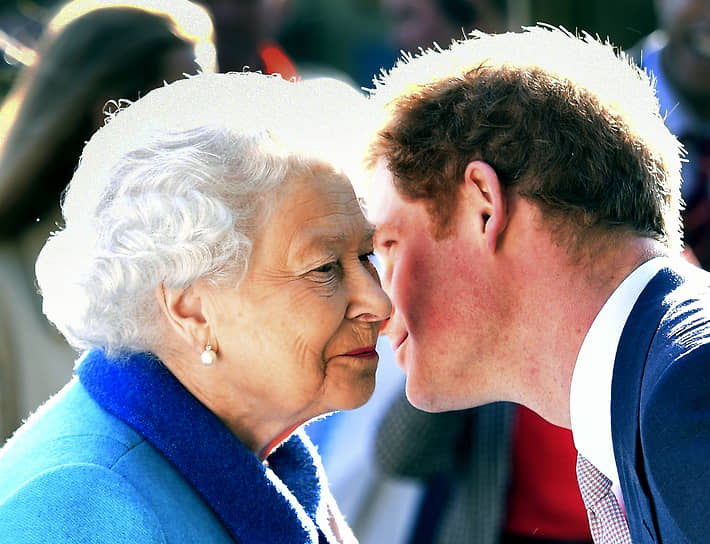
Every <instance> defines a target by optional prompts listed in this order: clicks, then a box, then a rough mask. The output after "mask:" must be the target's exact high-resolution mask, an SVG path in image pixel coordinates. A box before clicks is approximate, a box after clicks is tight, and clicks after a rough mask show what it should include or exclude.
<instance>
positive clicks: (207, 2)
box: [199, 0, 298, 79]
mask: <svg viewBox="0 0 710 544" xmlns="http://www.w3.org/2000/svg"><path fill="white" fill-rule="evenodd" d="M286 1H287V0H199V2H200V3H201V4H203V5H204V6H205V7H206V8H207V9H208V10H209V11H210V13H211V14H212V19H213V20H214V25H215V41H216V44H217V59H218V64H219V70H220V72H241V71H242V70H244V69H249V70H251V71H259V72H263V73H265V74H274V73H278V74H281V76H282V77H283V78H284V79H291V78H294V77H297V75H298V74H297V72H296V68H295V66H294V64H293V62H292V61H291V59H290V58H289V56H288V55H287V54H286V52H285V51H284V50H283V49H282V48H281V46H280V45H279V44H278V43H276V40H275V38H274V36H275V35H276V33H277V31H278V30H279V27H280V26H281V21H282V19H283V16H284V10H285V8H286Z"/></svg>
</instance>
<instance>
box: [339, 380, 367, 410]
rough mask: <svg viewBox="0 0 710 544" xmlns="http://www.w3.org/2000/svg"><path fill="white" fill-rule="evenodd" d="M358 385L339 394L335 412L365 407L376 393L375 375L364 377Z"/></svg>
mask: <svg viewBox="0 0 710 544" xmlns="http://www.w3.org/2000/svg"><path fill="white" fill-rule="evenodd" d="M358 381H359V383H358V384H357V385H353V386H352V387H350V388H348V389H347V390H341V391H339V392H338V398H336V399H334V400H335V402H334V403H333V405H334V406H336V408H335V410H354V409H356V408H360V407H361V406H363V405H364V404H365V403H366V402H367V401H368V400H370V397H372V393H374V391H375V375H374V374H373V375H372V376H371V377H364V378H362V379H360V380H358Z"/></svg>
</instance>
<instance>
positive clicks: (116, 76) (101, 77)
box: [0, 0, 214, 441]
mask: <svg viewBox="0 0 710 544" xmlns="http://www.w3.org/2000/svg"><path fill="white" fill-rule="evenodd" d="M122 4H124V5H122ZM159 5H160V4H159V2H156V1H155V0H153V1H151V2H149V3H148V2H146V4H145V7H141V2H140V1H136V0H133V2H132V3H131V7H127V6H125V3H122V2H109V1H104V2H96V1H90V0H76V1H73V2H69V3H67V4H66V5H64V7H63V8H62V9H61V10H60V11H58V12H57V14H56V15H55V16H54V17H53V18H52V19H51V20H50V21H49V23H48V25H47V28H46V30H45V32H44V34H43V36H42V37H41V39H40V40H39V43H38V47H37V51H36V54H37V56H36V60H35V62H34V63H33V64H32V65H31V66H27V67H26V68H24V69H23V70H21V72H20V73H19V74H18V77H17V79H16V81H15V83H14V86H13V88H12V89H11V91H10V93H9V95H8V96H7V98H6V100H5V102H4V103H3V105H2V109H1V110H0V307H1V308H2V312H1V313H0V315H1V316H2V317H0V441H3V440H4V439H5V438H6V437H7V436H9V434H10V433H11V432H12V430H13V429H14V428H15V427H16V426H17V425H18V423H19V422H20V419H21V418H24V417H26V416H27V415H28V413H29V412H31V411H32V410H34V408H35V407H36V406H38V405H39V403H41V402H42V401H43V400H44V399H45V398H46V397H48V396H49V395H50V394H52V393H53V392H54V391H56V390H58V389H59V388H60V387H61V386H62V385H63V384H64V383H66V381H67V380H68V379H69V377H70V376H71V372H72V367H73V361H74V359H75V357H76V353H74V351H73V350H71V349H70V348H69V346H68V345H67V344H66V343H65V342H64V340H63V339H62V338H61V336H60V335H59V333H58V332H57V331H55V330H54V329H53V328H52V327H51V326H50V325H49V324H48V322H47V321H46V320H45V318H44V315H43V314H42V312H41V306H40V305H41V300H40V297H39V296H38V295H37V293H36V288H35V280H34V277H35V276H34V262H35V259H36V257H37V254H38V252H39V249H40V248H41V245H42V243H43V241H44V240H45V239H46V238H47V236H48V234H49V232H50V231H51V230H53V228H54V226H55V221H56V220H58V219H59V200H60V195H61V193H62V191H63V190H64V188H65V186H66V184H67V183H68V182H69V180H70V178H71V176H72V173H73V171H74V168H75V167H76V165H77V163H78V160H79V155H80V153H81V149H82V148H83V146H84V143H85V142H86V140H87V139H88V138H89V136H90V135H91V134H92V133H93V132H94V131H95V130H96V129H97V128H98V127H99V126H100V125H101V124H102V123H103V122H104V119H105V109H106V107H107V104H109V101H111V100H120V99H128V100H135V99H137V98H139V97H140V96H141V95H142V94H144V93H146V92H147V91H149V90H151V89H153V88H155V87H157V86H161V85H163V82H164V81H167V82H169V81H173V80H175V79H178V78H180V77H182V76H183V74H184V73H188V74H194V73H196V72H197V71H198V69H199V68H200V66H199V65H198V64H197V61H196V59H197V58H198V57H200V58H204V60H202V61H201V62H202V64H203V66H202V70H203V71H207V70H211V69H212V67H213V65H214V46H213V43H212V41H211V37H212V24H211V21H210V18H209V15H208V14H207V12H206V11H205V10H204V9H203V8H202V7H200V6H197V5H196V4H193V3H191V2H188V1H187V0H166V1H165V2H164V7H163V8H159V7H158V6H159ZM112 107H114V106H111V105H110V104H109V105H108V109H109V110H110V109H111V108H112ZM41 361H42V363H40V362H41ZM46 361H51V362H52V364H51V365H47V364H46Z"/></svg>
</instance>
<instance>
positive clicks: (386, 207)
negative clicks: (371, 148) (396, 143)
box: [366, 159, 397, 226]
mask: <svg viewBox="0 0 710 544" xmlns="http://www.w3.org/2000/svg"><path fill="white" fill-rule="evenodd" d="M396 196H397V191H396V188H395V187H394V178H393V176H392V172H391V171H390V170H389V168H388V167H387V163H386V161H385V160H384V159H380V160H379V161H377V164H376V165H375V168H374V169H373V171H372V176H371V179H370V184H369V187H368V191H367V197H366V210H367V217H368V219H369V220H370V221H371V222H372V223H374V224H375V225H376V226H379V225H380V224H382V223H384V222H385V221H387V216H388V215H389V212H390V211H391V207H392V204H393V201H394V200H395V198H396Z"/></svg>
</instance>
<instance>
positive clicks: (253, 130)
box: [36, 72, 366, 355]
mask: <svg viewBox="0 0 710 544" xmlns="http://www.w3.org/2000/svg"><path fill="white" fill-rule="evenodd" d="M365 103H366V100H365V98H364V96H363V95H361V94H360V93H358V92H356V91H355V90H353V89H351V88H350V87H347V86H346V85H345V84H343V83H340V82H337V81H335V80H330V79H319V80H312V81H298V82H293V81H284V80H283V79H281V78H280V77H277V76H266V75H262V74H257V73H247V72H245V73H232V74H201V75H198V76H195V77H190V78H187V79H184V80H180V81H178V82H175V83H173V84H170V85H166V86H164V87H161V88H159V89H156V90H154V91H152V92H150V93H148V94H147V95H146V96H144V97H143V98H141V99H140V100H138V101H136V102H135V103H132V104H128V105H126V104H121V105H120V106H121V107H120V108H118V110H117V111H116V112H115V113H114V114H112V115H111V117H110V118H109V119H108V120H107V123H106V124H105V125H104V126H103V127H102V128H101V129H99V131H98V132H96V134H94V136H93V137H92V138H91V140H90V141H89V142H88V143H87V145H86V147H85V148H84V152H83V154H82V158H81V161H80V163H79V166H78V168H77V170H76V172H75V174H74V176H73V178H72V180H71V183H70V184H69V187H68V189H67V192H66V194H65V198H64V202H63V206H62V210H63V217H64V227H63V228H62V229H61V230H59V231H58V232H56V233H53V235H52V236H51V237H50V238H49V240H48V241H47V243H46V244H45V246H44V248H43V250H42V252H41V254H40V256H39V258H38V259H37V264H36V273H37V281H38V284H39V287H40V290H41V293H42V296H43V300H44V302H43V310H44V312H45V314H46V315H47V317H48V318H49V319H50V320H51V321H52V322H53V323H54V324H55V326H56V327H57V328H58V329H59V330H60V331H61V332H62V334H63V335H64V336H65V337H66V338H67V340H68V341H69V343H70V344H72V345H73V346H74V347H76V348H78V349H80V350H82V349H89V348H94V347H97V348H101V349H104V350H105V351H106V352H108V353H110V354H114V355H116V354H123V353H131V352H137V351H151V349H153V348H154V347H155V346H156V345H157V342H158V339H159V337H160V334H161V330H160V323H161V320H160V319H159V315H160V314H159V312H160V310H159V307H158V304H157V300H156V297H155V294H154V290H155V288H156V287H157V286H159V285H160V284H161V283H162V284H164V285H165V286H168V287H185V286H188V285H189V284H190V283H192V282H194V281H195V280H196V279H198V278H205V279H207V280H209V281H213V282H215V283H219V284H224V282H227V283H229V282H231V283H232V284H234V285H237V283H238V282H239V280H240V279H241V278H242V277H243V275H244V273H245V272H246V270H247V266H248V262H249V256H250V253H251V246H252V238H253V235H254V233H255V232H256V231H257V230H258V229H259V228H262V227H264V225H267V224H268V218H269V214H270V212H271V211H272V210H273V208H274V207H275V204H276V203H277V202H278V198H279V194H280V192H281V191H279V189H280V187H281V186H282V185H283V183H284V181H285V180H287V179H289V178H290V177H292V176H299V175H303V174H304V173H307V172H309V171H310V170H311V169H312V168H313V167H314V166H316V165H322V164H323V163H326V164H327V165H329V166H330V167H332V168H333V169H335V170H338V171H342V172H344V173H345V174H346V175H350V176H352V175H357V162H358V158H359V154H358V149H361V147H358V146H362V144H361V143H358V142H355V141H348V136H349V135H357V134H363V131H362V130H359V129H357V128H356V127H352V126H349V125H350V124H352V123H362V122H363V120H364V119H365V118H366V116H365V109H364V105H365Z"/></svg>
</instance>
